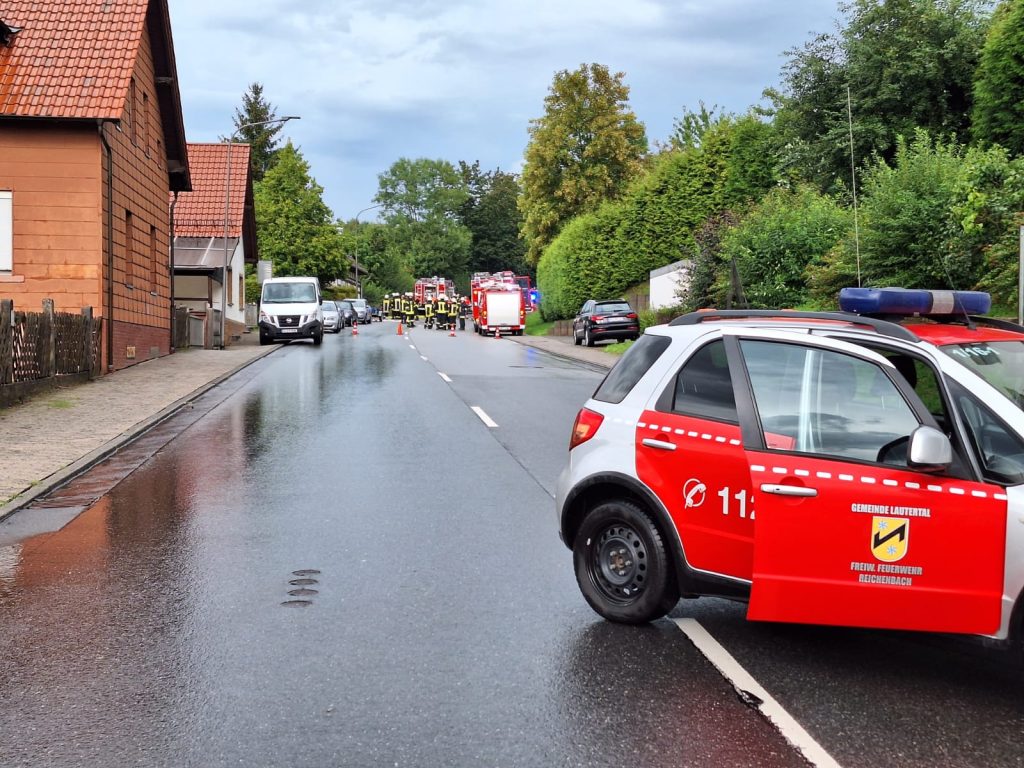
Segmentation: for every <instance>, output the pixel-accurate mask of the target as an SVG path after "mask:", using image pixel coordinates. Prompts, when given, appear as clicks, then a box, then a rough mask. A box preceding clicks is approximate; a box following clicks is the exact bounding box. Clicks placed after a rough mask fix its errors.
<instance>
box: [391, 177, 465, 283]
mask: <svg viewBox="0 0 1024 768" xmlns="http://www.w3.org/2000/svg"><path fill="white" fill-rule="evenodd" d="M468 197H469V192H468V190H467V189H466V185H465V183H464V182H463V180H462V176H461V174H460V173H459V172H458V171H457V170H456V169H455V166H453V165H452V164H451V163H449V162H448V161H447V160H429V159H426V158H419V159H417V160H409V159H407V158H401V159H399V160H397V161H396V162H395V163H393V164H392V166H391V168H389V169H388V171H387V172H385V173H382V174H380V176H379V177H378V191H377V195H376V197H374V202H377V203H380V204H381V205H382V207H383V215H384V219H385V221H386V222H387V224H388V226H389V227H390V229H391V233H392V236H393V237H394V241H393V244H394V245H395V246H396V247H398V248H399V249H400V250H401V252H402V254H403V262H404V264H405V265H406V266H407V267H408V269H409V271H410V272H411V274H412V275H413V276H416V277H423V276H430V275H444V276H447V277H451V278H452V279H454V280H460V279H462V280H463V281H465V282H468V281H466V280H465V278H466V276H467V260H468V258H469V248H470V241H471V235H470V232H469V230H468V229H467V228H466V227H465V225H463V224H462V222H461V221H460V220H459V215H458V214H459V210H460V208H461V207H462V205H463V204H464V203H465V202H466V200H467V198H468Z"/></svg>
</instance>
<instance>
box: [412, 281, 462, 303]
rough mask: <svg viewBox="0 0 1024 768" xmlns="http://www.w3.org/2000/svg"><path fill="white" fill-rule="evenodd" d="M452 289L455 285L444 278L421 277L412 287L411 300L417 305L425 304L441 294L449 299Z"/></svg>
mask: <svg viewBox="0 0 1024 768" xmlns="http://www.w3.org/2000/svg"><path fill="white" fill-rule="evenodd" d="M454 289H455V284H454V283H453V282H452V281H451V280H449V279H448V278H446V277H437V276H436V275H435V276H434V277H421V278H419V279H418V280H417V281H416V283H415V284H414V285H413V289H412V295H413V300H414V301H415V302H416V303H417V304H425V303H426V302H428V301H430V300H432V299H436V298H437V297H438V296H440V295H441V294H444V295H445V296H448V297H451V296H452V295H453V292H454Z"/></svg>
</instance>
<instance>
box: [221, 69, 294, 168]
mask: <svg viewBox="0 0 1024 768" xmlns="http://www.w3.org/2000/svg"><path fill="white" fill-rule="evenodd" d="M276 119H277V112H276V111H275V109H274V107H273V106H272V105H271V104H270V102H268V101H267V100H266V98H264V96H263V86H262V85H261V84H260V83H251V84H250V85H249V90H248V91H246V92H245V93H244V94H243V95H242V106H241V108H239V109H236V110H235V118H234V120H235V132H234V134H232V135H233V136H234V138H235V140H237V141H242V142H245V143H247V144H248V145H249V164H250V166H251V167H252V178H253V181H260V180H261V179H262V178H263V177H264V175H266V173H267V171H268V170H270V168H271V166H272V165H273V164H274V159H275V157H276V156H277V153H278V151H279V149H278V146H277V145H278V143H279V142H280V139H278V138H277V134H278V133H280V132H281V129H282V128H283V127H284V124H283V123H276V124H272V125H253V123H265V122H266V121H267V120H276ZM243 126H245V127H243ZM226 140H227V139H226V138H223V139H222V141H226Z"/></svg>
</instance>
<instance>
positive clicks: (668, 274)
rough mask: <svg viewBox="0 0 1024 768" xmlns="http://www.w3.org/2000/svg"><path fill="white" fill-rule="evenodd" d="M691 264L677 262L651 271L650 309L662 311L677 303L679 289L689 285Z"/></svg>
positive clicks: (688, 262)
mask: <svg viewBox="0 0 1024 768" xmlns="http://www.w3.org/2000/svg"><path fill="white" fill-rule="evenodd" d="M691 268H692V262H690V261H677V262H676V263H675V264H669V265H668V266H666V267H662V268H661V269H653V270H651V278H650V280H651V301H650V308H651V309H664V308H665V307H672V306H675V305H676V304H678V303H679V297H678V296H677V295H676V294H677V292H678V291H679V290H680V288H683V289H685V288H687V287H688V286H689V284H690V270H691Z"/></svg>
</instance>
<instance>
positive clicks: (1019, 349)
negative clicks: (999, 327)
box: [941, 341, 1024, 408]
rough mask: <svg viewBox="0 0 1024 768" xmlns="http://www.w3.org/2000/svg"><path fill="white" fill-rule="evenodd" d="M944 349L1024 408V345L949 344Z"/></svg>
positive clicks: (1003, 343) (1006, 343)
mask: <svg viewBox="0 0 1024 768" xmlns="http://www.w3.org/2000/svg"><path fill="white" fill-rule="evenodd" d="M941 349H942V351H943V352H945V353H946V354H947V355H949V356H950V357H952V358H953V359H954V360H957V361H959V362H961V363H963V365H964V366H966V367H967V368H968V369H970V370H971V371H973V372H974V373H976V374H977V375H978V376H980V377H981V378H983V379H984V380H985V381H987V382H988V383H989V384H991V385H992V386H993V387H995V388H996V389H998V390H999V391H1000V392H1002V393H1003V394H1004V395H1005V396H1006V397H1007V399H1009V400H1010V402H1012V403H1013V404H1014V405H1016V406H1017V407H1018V408H1024V342H1020V341H988V342H975V343H972V344H946V345H943V346H942V347H941Z"/></svg>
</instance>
